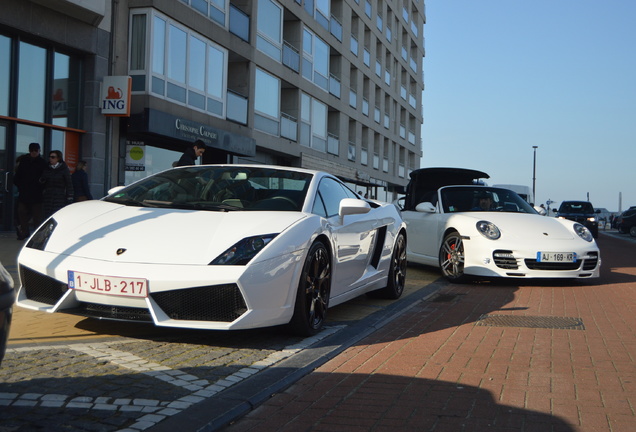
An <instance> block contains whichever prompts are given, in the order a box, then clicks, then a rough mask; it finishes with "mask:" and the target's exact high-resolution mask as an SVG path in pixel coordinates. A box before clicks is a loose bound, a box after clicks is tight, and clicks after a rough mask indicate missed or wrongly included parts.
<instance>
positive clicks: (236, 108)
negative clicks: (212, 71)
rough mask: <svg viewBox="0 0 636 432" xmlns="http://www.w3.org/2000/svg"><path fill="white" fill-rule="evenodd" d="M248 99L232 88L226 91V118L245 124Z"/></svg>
mask: <svg viewBox="0 0 636 432" xmlns="http://www.w3.org/2000/svg"><path fill="white" fill-rule="evenodd" d="M247 102H248V99H247V98H246V97H245V96H243V95H241V94H239V93H236V92H233V91H232V90H228V91H227V114H226V117H227V119H228V120H231V121H233V122H236V123H240V124H243V125H246V124H247V105H248V103H247Z"/></svg>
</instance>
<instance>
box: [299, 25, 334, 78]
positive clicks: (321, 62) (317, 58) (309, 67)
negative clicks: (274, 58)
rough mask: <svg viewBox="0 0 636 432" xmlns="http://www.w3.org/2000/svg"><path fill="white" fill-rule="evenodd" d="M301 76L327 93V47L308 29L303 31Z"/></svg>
mask: <svg viewBox="0 0 636 432" xmlns="http://www.w3.org/2000/svg"><path fill="white" fill-rule="evenodd" d="M302 75H303V77H304V78H306V79H308V80H309V81H313V83H314V84H316V85H317V86H318V87H320V88H322V89H323V90H325V91H329V45H327V44H326V43H325V42H324V41H323V40H322V39H320V38H319V37H317V36H316V35H314V34H313V33H312V32H311V31H309V30H308V29H304V31H303V67H302Z"/></svg>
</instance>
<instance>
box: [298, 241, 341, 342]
mask: <svg viewBox="0 0 636 432" xmlns="http://www.w3.org/2000/svg"><path fill="white" fill-rule="evenodd" d="M330 294H331V259H330V257H329V252H328V251H327V247H326V246H325V245H324V243H322V242H321V241H317V242H315V243H314V244H312V245H311V247H310V248H309V253H308V254H307V258H305V264H304V265H303V270H302V273H301V275H300V280H299V281H298V293H297V294H296V303H295V305H294V315H293V316H292V319H291V321H290V322H289V329H290V330H291V332H292V333H294V334H296V335H298V336H313V335H315V334H316V333H318V332H319V331H320V330H321V329H322V326H323V324H324V323H325V319H326V317H327V308H328V307H329V295H330Z"/></svg>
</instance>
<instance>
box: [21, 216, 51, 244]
mask: <svg viewBox="0 0 636 432" xmlns="http://www.w3.org/2000/svg"><path fill="white" fill-rule="evenodd" d="M56 226H57V222H56V221H55V219H53V218H50V219H49V220H47V221H46V222H44V224H43V225H42V226H41V227H40V228H39V229H38V230H37V231H36V232H35V234H33V237H31V240H29V242H28V243H27V245H26V247H28V248H31V249H38V250H41V251H43V250H44V248H45V247H46V244H47V243H48V241H49V239H50V238H51V234H53V230H55V227H56Z"/></svg>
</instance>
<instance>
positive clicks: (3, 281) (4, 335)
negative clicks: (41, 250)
mask: <svg viewBox="0 0 636 432" xmlns="http://www.w3.org/2000/svg"><path fill="white" fill-rule="evenodd" d="M14 301H15V291H14V290H13V278H12V277H11V275H10V274H9V272H8V271H7V270H6V269H5V268H4V267H3V266H2V263H0V363H2V359H3V357H4V352H5V351H6V349H7V340H8V339H9V328H10V327H11V315H12V312H13V302H14Z"/></svg>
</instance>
